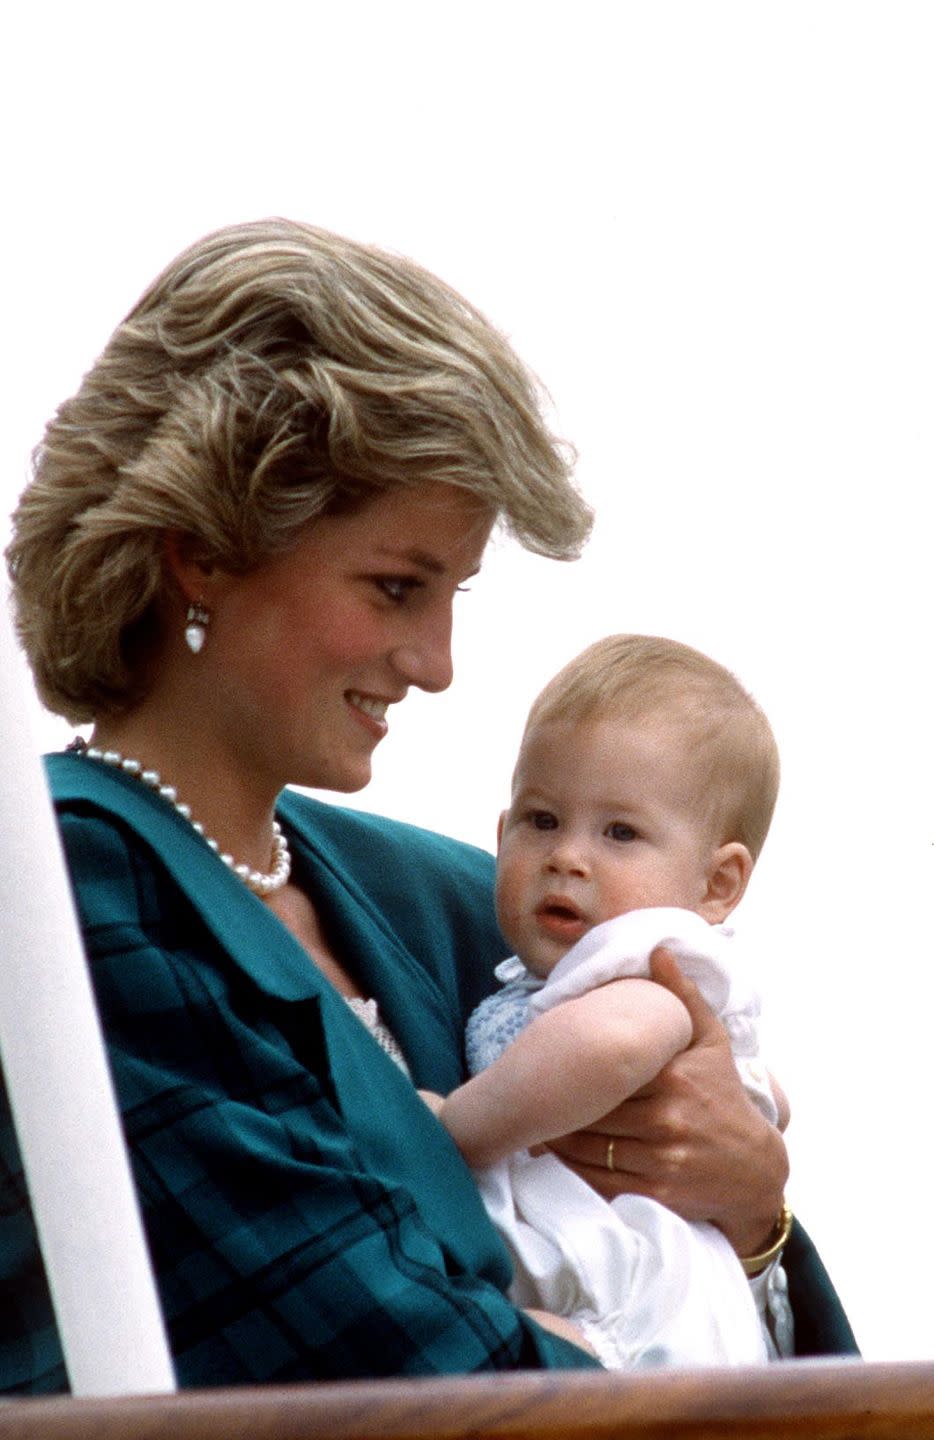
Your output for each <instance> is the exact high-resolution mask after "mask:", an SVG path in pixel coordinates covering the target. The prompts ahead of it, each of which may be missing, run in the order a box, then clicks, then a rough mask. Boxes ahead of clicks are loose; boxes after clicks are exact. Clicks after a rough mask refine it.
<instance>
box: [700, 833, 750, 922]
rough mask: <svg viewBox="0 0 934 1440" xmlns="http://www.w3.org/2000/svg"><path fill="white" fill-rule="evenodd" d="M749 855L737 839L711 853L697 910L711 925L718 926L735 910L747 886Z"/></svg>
mask: <svg viewBox="0 0 934 1440" xmlns="http://www.w3.org/2000/svg"><path fill="white" fill-rule="evenodd" d="M751 874H752V856H751V855H750V853H749V851H748V850H747V849H746V846H745V845H741V844H740V843H739V841H738V840H731V841H730V843H729V844H728V845H721V846H720V847H719V848H718V849H717V850H715V851H714V852H713V855H712V856H711V859H710V864H709V866H708V869H707V893H706V895H705V896H704V899H703V901H702V903H701V905H700V907H699V914H701V915H703V917H704V919H705V920H708V921H709V922H710V924H711V925H719V924H720V923H721V921H723V920H725V919H726V917H727V916H728V915H729V914H730V912H731V911H732V910H735V909H736V907H737V905H738V904H739V902H740V900H742V898H743V895H744V894H745V891H746V886H747V885H748V884H749V877H750V875H751Z"/></svg>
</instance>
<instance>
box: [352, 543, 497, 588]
mask: <svg viewBox="0 0 934 1440" xmlns="http://www.w3.org/2000/svg"><path fill="white" fill-rule="evenodd" d="M377 554H379V555H385V556H386V558H387V559H390V560H405V561H407V562H408V563H409V564H410V565H417V566H418V568H419V569H420V570H427V571H428V573H429V574H430V575H446V574H447V568H448V567H447V566H446V565H445V564H444V562H443V561H442V560H439V559H438V557H437V555H432V554H431V552H430V551H429V550H419V549H418V548H417V547H416V548H412V549H399V550H397V549H395V548H394V547H393V546H391V545H380V546H379V547H378V548H377ZM479 574H480V566H479V565H477V566H476V567H475V568H474V569H473V570H471V571H470V572H469V574H467V575H465V576H464V579H465V580H470V579H472V578H473V576H474V575H479Z"/></svg>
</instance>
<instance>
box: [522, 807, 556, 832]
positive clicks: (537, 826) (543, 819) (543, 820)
mask: <svg viewBox="0 0 934 1440" xmlns="http://www.w3.org/2000/svg"><path fill="white" fill-rule="evenodd" d="M529 820H530V822H531V824H532V828H533V829H534V830H557V828H558V821H557V819H556V818H555V816H554V815H552V813H551V811H550V810H531V811H530V812H529Z"/></svg>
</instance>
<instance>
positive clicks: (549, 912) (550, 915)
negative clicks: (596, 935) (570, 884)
mask: <svg viewBox="0 0 934 1440" xmlns="http://www.w3.org/2000/svg"><path fill="white" fill-rule="evenodd" d="M535 918H536V920H537V921H538V924H539V928H540V929H542V930H543V931H544V932H545V933H546V934H547V935H551V936H553V937H554V938H555V939H557V940H579V939H580V937H581V935H583V934H584V932H585V930H586V929H587V921H586V920H585V919H584V916H583V915H582V914H581V912H580V910H579V909H578V908H577V906H576V905H572V904H571V902H570V901H569V900H567V899H565V898H564V897H561V898H552V897H550V896H549V897H548V898H547V899H545V900H543V901H542V903H541V905H539V906H538V907H537V908H536V911H535Z"/></svg>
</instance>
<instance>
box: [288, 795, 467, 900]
mask: <svg viewBox="0 0 934 1440" xmlns="http://www.w3.org/2000/svg"><path fill="white" fill-rule="evenodd" d="M277 808H278V810H279V812H280V814H281V815H282V817H283V818H284V819H285V820H286V821H287V823H288V824H290V825H291V826H292V827H293V828H294V829H296V830H297V831H298V832H299V834H300V835H301V836H302V838H303V839H304V840H305V841H306V843H308V844H309V845H311V846H312V847H313V848H314V849H316V850H319V851H321V852H322V853H324V854H327V855H328V856H329V857H330V858H331V859H332V861H334V862H340V861H346V863H347V865H348V866H349V867H351V868H353V870H354V871H355V872H358V871H359V869H360V867H361V866H362V867H363V868H364V869H373V868H377V867H385V866H389V867H390V868H391V869H393V868H395V867H397V866H405V867H406V870H407V872H408V873H409V875H410V876H411V875H412V873H413V867H421V868H422V870H423V871H424V870H426V869H427V870H430V871H432V872H437V874H438V878H439V879H440V880H442V881H444V882H446V883H448V884H450V885H451V886H452V887H454V888H456V886H457V885H458V884H460V883H464V882H465V881H466V882H468V883H469V882H471V881H473V882H474V883H476V884H479V885H481V886H483V887H484V888H486V887H488V886H489V885H490V884H491V883H492V877H493V871H494V865H495V862H494V860H493V856H492V855H491V854H490V853H489V851H487V850H483V849H481V848H480V847H479V846H476V845H470V844H468V843H467V842H466V841H463V840H456V839H454V838H453V837H452V836H450V835H442V834H440V833H439V832H437V831H434V830H427V829H424V828H423V827H422V826H419V825H413V824H410V823H409V822H407V821H404V820H394V819H391V818H389V817H387V816H385V815H376V814H373V813H372V812H370V811H366V810H356V809H352V808H350V807H349V806H342V805H334V804H331V803H330V802H329V801H323V800H318V799H316V798H314V797H312V796H310V795H304V794H301V793H300V792H299V791H296V790H284V791H283V792H282V795H281V796H280V797H279V804H278V807H277Z"/></svg>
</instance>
